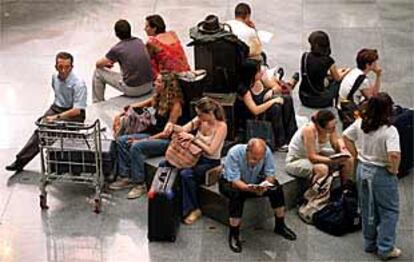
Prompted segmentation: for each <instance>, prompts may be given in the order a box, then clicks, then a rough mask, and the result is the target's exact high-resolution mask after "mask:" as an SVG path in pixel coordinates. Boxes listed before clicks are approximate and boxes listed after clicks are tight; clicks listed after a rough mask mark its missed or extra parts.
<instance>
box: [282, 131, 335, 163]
mask: <svg viewBox="0 0 414 262" xmlns="http://www.w3.org/2000/svg"><path fill="white" fill-rule="evenodd" d="M309 125H310V123H308V124H306V125H305V126H303V127H301V128H300V129H299V130H298V131H297V132H296V133H295V134H294V135H293V137H292V139H291V140H290V143H289V151H288V154H287V156H286V159H288V158H308V155H307V152H306V148H305V143H304V139H303V129H304V128H305V127H308V126H309ZM328 141H329V139H327V142H325V143H319V135H318V132H315V151H316V153H318V154H319V153H320V152H321V151H322V148H324V147H325V145H326V144H327V143H328Z"/></svg>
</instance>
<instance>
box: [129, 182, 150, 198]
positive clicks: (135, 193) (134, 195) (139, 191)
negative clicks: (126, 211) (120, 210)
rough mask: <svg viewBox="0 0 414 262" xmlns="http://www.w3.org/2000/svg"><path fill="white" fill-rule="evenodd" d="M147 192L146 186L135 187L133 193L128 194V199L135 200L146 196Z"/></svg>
mask: <svg viewBox="0 0 414 262" xmlns="http://www.w3.org/2000/svg"><path fill="white" fill-rule="evenodd" d="M145 192H146V190H145V186H144V185H135V186H134V187H133V188H132V189H131V191H129V192H128V195H127V198H128V199H135V198H138V197H140V196H142V195H143V194H145Z"/></svg>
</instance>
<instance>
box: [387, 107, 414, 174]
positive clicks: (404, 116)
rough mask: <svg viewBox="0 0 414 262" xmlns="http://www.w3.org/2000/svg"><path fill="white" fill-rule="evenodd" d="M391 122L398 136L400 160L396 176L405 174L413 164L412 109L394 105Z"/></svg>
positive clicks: (413, 121) (413, 134) (413, 124)
mask: <svg viewBox="0 0 414 262" xmlns="http://www.w3.org/2000/svg"><path fill="white" fill-rule="evenodd" d="M393 115H394V116H393V119H392V123H393V125H394V126H395V127H396V128H397V130H398V134H399V136H400V147H401V162H400V167H399V172H398V177H403V176H406V175H408V174H409V173H410V170H411V169H412V168H413V166H414V152H413V151H414V111H413V110H412V109H407V108H402V107H398V106H397V107H396V108H395V109H394V112H393Z"/></svg>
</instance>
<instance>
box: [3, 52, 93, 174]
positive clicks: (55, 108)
mask: <svg viewBox="0 0 414 262" xmlns="http://www.w3.org/2000/svg"><path fill="white" fill-rule="evenodd" d="M55 68H56V70H57V72H58V73H57V74H54V75H53V76H52V88H53V91H54V92H55V100H54V102H53V104H52V106H51V107H50V108H49V110H47V111H46V113H45V114H44V115H43V116H42V118H44V119H45V120H46V121H48V122H52V121H56V120H64V121H77V122H83V121H84V120H85V108H86V85H85V82H84V81H83V80H81V79H80V78H79V77H77V76H76V75H75V73H73V72H72V69H73V56H72V55H71V54H69V53H66V52H60V53H58V54H57V55H56V65H55ZM38 153H39V137H38V134H37V133H36V132H35V133H34V134H33V135H32V136H31V137H30V139H29V141H28V142H27V143H26V145H25V146H24V147H23V149H22V150H20V152H19V153H18V154H17V155H16V160H15V161H14V162H13V163H12V164H10V165H8V166H6V170H8V171H16V172H20V171H22V170H23V168H24V167H25V166H26V165H27V163H29V162H30V161H31V160H32V159H33V158H34V157H35V156H36V155H37V154H38Z"/></svg>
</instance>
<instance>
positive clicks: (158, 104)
mask: <svg viewBox="0 0 414 262" xmlns="http://www.w3.org/2000/svg"><path fill="white" fill-rule="evenodd" d="M160 75H161V81H162V84H163V86H164V90H163V91H162V92H161V93H160V94H156V95H155V96H154V104H153V106H154V108H155V109H156V110H157V112H158V114H159V115H166V114H168V113H169V112H170V111H171V108H172V107H173V105H174V104H175V103H176V102H177V101H178V102H179V103H181V104H183V103H184V98H183V93H182V91H181V87H180V85H179V83H178V80H177V76H176V74H174V73H171V72H167V71H162V72H160Z"/></svg>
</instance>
